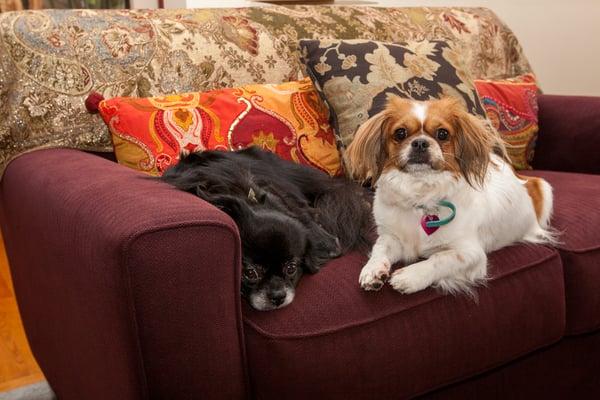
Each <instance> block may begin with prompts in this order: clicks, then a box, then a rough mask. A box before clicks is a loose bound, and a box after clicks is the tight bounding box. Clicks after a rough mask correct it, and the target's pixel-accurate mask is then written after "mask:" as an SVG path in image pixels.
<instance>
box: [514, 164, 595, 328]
mask: <svg viewBox="0 0 600 400" xmlns="http://www.w3.org/2000/svg"><path fill="white" fill-rule="evenodd" d="M519 173H523V175H535V176H539V177H542V178H544V179H546V180H547V181H548V182H550V184H551V185H552V186H553V187H554V216H553V218H552V225H553V226H554V227H555V228H556V229H557V230H558V231H559V232H561V235H560V238H559V239H560V243H559V244H558V245H557V247H558V249H559V252H560V256H561V258H562V262H563V265H564V273H565V292H566V304H567V333H568V334H579V333H585V332H591V331H594V330H597V329H599V328H600V175H588V174H578V173H569V172H550V171H527V172H526V171H520V172H519Z"/></svg>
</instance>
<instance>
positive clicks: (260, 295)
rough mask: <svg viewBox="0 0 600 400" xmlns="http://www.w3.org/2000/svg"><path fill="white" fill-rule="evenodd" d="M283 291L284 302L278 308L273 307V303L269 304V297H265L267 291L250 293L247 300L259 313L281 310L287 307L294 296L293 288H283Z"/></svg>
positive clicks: (261, 290)
mask: <svg viewBox="0 0 600 400" xmlns="http://www.w3.org/2000/svg"><path fill="white" fill-rule="evenodd" d="M284 290H285V300H284V301H283V303H281V304H280V305H278V306H275V305H274V304H273V303H271V301H270V300H269V297H268V296H267V290H266V289H264V288H263V289H260V290H257V291H254V292H252V293H251V294H250V296H249V298H248V300H249V301H250V305H251V306H252V307H254V308H255V309H257V310H260V311H270V310H276V309H278V308H283V307H285V306H287V305H289V304H290V303H291V302H292V301H293V300H294V296H295V295H296V291H295V290H294V288H291V287H285V288H284Z"/></svg>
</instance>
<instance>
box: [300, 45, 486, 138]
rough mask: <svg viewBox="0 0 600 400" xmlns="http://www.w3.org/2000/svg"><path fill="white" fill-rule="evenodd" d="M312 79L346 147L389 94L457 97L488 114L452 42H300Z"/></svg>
mask: <svg viewBox="0 0 600 400" xmlns="http://www.w3.org/2000/svg"><path fill="white" fill-rule="evenodd" d="M300 47H301V49H302V53H303V55H304V62H305V63H306V65H307V68H308V70H309V72H310V73H311V76H312V77H313V79H314V80H315V81H316V82H317V87H318V88H320V91H321V92H322V95H323V97H324V98H325V99H326V100H327V102H328V103H329V104H330V106H331V109H332V111H333V113H335V117H336V118H335V121H336V122H337V126H336V131H337V133H338V135H339V136H340V138H339V139H340V140H341V143H342V147H346V146H348V145H349V144H350V142H351V141H352V139H353V137H354V133H355V132H356V129H357V128H358V127H359V126H360V125H361V124H362V123H363V122H365V121H366V120H367V119H369V118H370V117H372V116H373V115H375V114H377V113H379V112H380V111H382V110H383V108H384V107H385V104H386V102H387V99H388V96H390V95H398V96H400V97H404V98H410V99H414V100H429V99H434V98H440V97H445V96H453V97H456V98H458V99H460V100H461V101H462V103H463V104H464V105H465V107H466V109H467V110H469V111H470V112H471V113H473V114H478V115H480V116H482V117H485V112H484V111H483V108H482V107H481V104H480V103H479V99H478V97H477V92H476V91H475V87H474V86H473V84H472V82H471V80H470V79H469V77H468V75H467V73H466V72H465V70H464V66H463V65H462V63H460V60H459V57H457V56H456V50H455V49H454V48H453V47H452V44H451V43H447V42H444V41H429V40H422V41H418V42H408V43H404V44H394V43H381V42H375V41H369V40H341V41H340V40H301V41H300Z"/></svg>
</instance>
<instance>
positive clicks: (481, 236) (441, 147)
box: [345, 97, 554, 293]
mask: <svg viewBox="0 0 600 400" xmlns="http://www.w3.org/2000/svg"><path fill="white" fill-rule="evenodd" d="M345 159H346V164H347V168H348V170H349V172H350V173H351V174H352V176H353V177H354V178H356V179H359V180H361V181H366V180H371V183H372V184H373V185H374V186H375V187H376V192H375V199H374V204H373V214H374V217H375V222H376V224H377V232H378V239H377V241H376V243H375V245H374V246H373V250H372V253H371V257H370V259H369V261H368V262H367V264H366V265H365V266H364V267H363V269H362V271H361V273H360V278H359V283H360V285H361V286H362V288H363V289H365V290H378V289H380V288H381V287H382V286H383V284H384V282H385V281H386V280H387V279H388V278H389V283H390V284H391V285H392V287H393V288H394V289H396V290H398V291H400V292H402V293H413V292H418V291H420V290H423V289H425V288H427V287H429V286H434V287H438V288H440V289H442V290H443V291H445V292H451V293H454V292H460V291H466V292H470V291H471V288H472V286H473V285H474V284H477V283H478V282H481V281H483V280H484V279H485V278H486V275H487V256H486V254H487V253H489V252H491V251H494V250H497V249H499V248H501V247H504V246H508V245H510V244H512V243H515V242H530V243H545V242H552V241H553V239H554V236H553V232H552V230H551V229H549V220H550V215H551V213H552V187H551V186H550V185H549V184H548V182H546V181H544V180H543V179H540V178H532V177H520V176H518V175H516V174H515V172H514V170H513V169H512V167H511V165H510V164H509V163H508V161H507V157H506V152H505V149H504V145H503V144H502V140H501V139H500V137H499V136H498V135H497V133H495V132H493V131H492V130H490V129H487V127H486V126H485V124H484V123H483V122H482V121H480V120H479V119H478V118H476V117H474V116H472V115H469V114H468V113H467V112H466V110H465V109H464V107H463V106H462V104H461V103H460V102H459V101H457V100H454V99H451V98H445V99H442V100H432V101H426V102H418V101H411V100H405V99H401V98H399V97H391V98H390V99H389V100H388V103H387V105H386V108H385V109H384V110H383V111H382V112H380V113H379V114H377V115H375V116H373V117H372V118H370V119H369V120H368V121H366V122H365V123H364V124H363V125H362V126H361V127H360V128H359V129H358V131H357V133H356V135H355V138H354V140H353V142H352V144H351V145H350V146H349V147H348V149H347V151H346V154H345ZM440 201H445V202H449V203H451V205H454V207H455V209H456V216H455V218H454V219H453V220H452V221H451V222H449V223H448V224H447V225H443V226H440V227H438V228H437V229H436V228H432V229H430V228H426V225H427V224H426V221H427V220H431V219H438V218H439V219H442V220H443V219H446V218H447V217H448V216H449V215H450V214H451V210H450V208H448V207H447V205H448V203H443V204H446V206H441V205H440ZM434 215H435V216H434ZM399 261H402V262H404V263H406V264H407V266H406V267H404V268H401V269H398V270H396V271H395V272H393V273H392V274H391V276H390V270H391V267H392V264H394V263H396V262H399Z"/></svg>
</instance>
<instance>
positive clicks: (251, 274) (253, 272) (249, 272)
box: [244, 266, 260, 283]
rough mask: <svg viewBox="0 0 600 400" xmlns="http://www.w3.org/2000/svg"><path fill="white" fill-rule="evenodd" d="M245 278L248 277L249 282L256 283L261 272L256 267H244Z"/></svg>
mask: <svg viewBox="0 0 600 400" xmlns="http://www.w3.org/2000/svg"><path fill="white" fill-rule="evenodd" d="M244 278H246V280H247V281H248V282H252V283H254V282H258V281H259V280H260V274H259V273H258V270H257V269H256V268H255V267H253V266H247V267H246V268H244Z"/></svg>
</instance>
